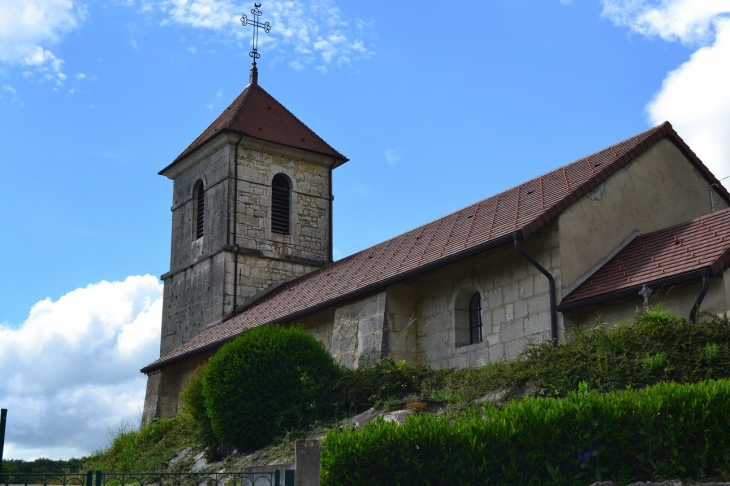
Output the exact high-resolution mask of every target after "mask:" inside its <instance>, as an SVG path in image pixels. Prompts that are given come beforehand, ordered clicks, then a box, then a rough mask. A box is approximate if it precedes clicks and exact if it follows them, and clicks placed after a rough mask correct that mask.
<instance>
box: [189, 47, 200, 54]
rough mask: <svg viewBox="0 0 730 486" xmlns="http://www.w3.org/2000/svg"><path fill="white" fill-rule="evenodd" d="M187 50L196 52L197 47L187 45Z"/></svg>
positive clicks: (191, 52)
mask: <svg viewBox="0 0 730 486" xmlns="http://www.w3.org/2000/svg"><path fill="white" fill-rule="evenodd" d="M187 51H188V52H189V53H190V54H195V53H196V52H198V48H197V47H195V46H188V47H187Z"/></svg>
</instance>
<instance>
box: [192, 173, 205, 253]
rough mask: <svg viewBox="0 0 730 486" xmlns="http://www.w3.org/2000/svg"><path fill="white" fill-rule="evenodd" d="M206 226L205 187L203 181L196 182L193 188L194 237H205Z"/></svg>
mask: <svg viewBox="0 0 730 486" xmlns="http://www.w3.org/2000/svg"><path fill="white" fill-rule="evenodd" d="M204 227H205V189H204V188H203V181H198V182H196V183H195V188H194V189H193V238H194V239H196V240H197V239H199V238H202V237H203V228H204Z"/></svg>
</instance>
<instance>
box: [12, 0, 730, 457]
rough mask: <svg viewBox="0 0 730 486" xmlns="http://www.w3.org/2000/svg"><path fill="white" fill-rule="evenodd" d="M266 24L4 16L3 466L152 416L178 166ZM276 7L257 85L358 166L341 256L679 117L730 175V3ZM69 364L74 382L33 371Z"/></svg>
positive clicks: (231, 16) (228, 7)
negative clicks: (151, 366) (143, 371)
mask: <svg viewBox="0 0 730 486" xmlns="http://www.w3.org/2000/svg"><path fill="white" fill-rule="evenodd" d="M251 7H252V3H244V2H241V1H239V0H109V1H96V0H87V1H78V0H23V1H20V2H18V1H17V0H0V133H2V138H0V141H1V143H2V147H1V148H2V152H1V153H2V157H1V158H0V164H1V167H2V174H3V179H2V180H3V185H2V187H3V190H2V191H0V207H2V208H3V209H2V213H1V214H2V220H3V223H4V224H3V226H2V227H3V231H2V233H0V234H1V235H2V238H0V250H2V253H3V254H4V255H5V259H4V262H3V264H2V269H3V271H2V275H3V277H4V278H2V279H1V280H0V304H2V305H0V323H3V324H1V325H0V369H1V370H2V373H3V374H4V375H9V376H11V377H12V379H10V380H7V381H5V383H1V384H0V405H2V406H3V407H6V408H9V409H10V412H9V418H10V419H11V421H10V424H9V429H8V439H7V440H8V443H9V445H8V447H7V448H6V457H17V458H33V457H37V456H39V455H46V456H50V457H54V458H60V457H69V456H72V455H81V454H86V453H88V452H89V451H90V450H92V449H94V448H97V447H100V446H103V445H104V444H105V442H106V440H107V437H106V430H107V428H108V427H112V428H114V427H116V426H117V424H118V423H119V422H120V421H121V420H124V419H129V420H132V421H134V420H137V415H136V414H138V410H139V408H140V407H141V397H142V396H143V394H144V377H143V376H141V375H140V374H139V373H138V369H139V368H140V367H142V366H144V365H145V364H147V363H148V362H150V361H152V360H153V359H155V358H156V350H157V346H158V342H157V339H158V333H159V329H158V327H159V312H160V301H159V298H160V295H161V292H160V284H159V282H158V281H157V280H156V277H158V276H159V275H161V274H162V273H164V272H166V271H167V270H168V265H169V243H170V212H169V208H170V204H171V190H172V182H171V181H169V180H167V179H165V178H163V177H161V176H158V175H157V172H158V171H159V170H160V169H161V168H163V167H165V166H166V165H167V164H169V163H170V162H171V161H172V160H173V159H174V158H175V157H176V156H177V155H178V154H179V153H180V152H181V151H182V150H183V149H184V148H185V147H186V146H187V145H188V144H189V143H190V142H191V141H192V140H193V139H194V138H195V137H196V136H197V135H198V134H199V133H200V132H201V131H202V130H203V129H204V128H205V127H206V126H207V125H208V124H209V123H210V122H211V121H212V120H213V119H214V118H215V117H216V116H217V115H218V113H219V112H220V111H221V110H223V109H224V108H225V107H226V106H227V104H228V103H230V101H231V100H232V99H233V98H234V97H235V96H236V95H237V94H238V93H239V92H240V91H241V90H242V89H243V88H244V87H245V85H246V84H247V82H248V70H249V67H250V57H249V56H248V51H249V50H250V30H249V28H248V27H243V26H242V25H241V24H240V22H239V18H240V16H241V15H242V14H244V13H249V10H250V9H251ZM261 10H262V11H263V13H264V16H263V20H269V21H270V22H271V23H272V25H273V29H272V31H271V32H270V33H269V34H261V39H262V40H261V46H260V52H261V55H262V57H261V59H260V61H259V84H260V85H262V86H263V87H264V89H266V90H267V91H268V92H269V93H271V94H272V95H273V96H274V97H275V98H277V99H278V100H279V101H280V102H281V103H283V104H284V106H286V107H287V108H289V109H290V110H291V111H292V112H293V113H294V114H296V115H297V116H298V117H299V118H300V119H301V120H303V121H304V122H305V123H307V124H308V125H309V126H310V127H311V128H313V129H314V130H315V131H316V132H317V133H318V134H319V135H320V136H322V137H323V138H324V139H325V140H327V141H328V142H329V143H330V144H331V145H332V146H334V147H335V148H336V149H338V150H339V151H340V152H342V153H344V154H345V155H346V156H347V157H349V158H350V159H351V160H350V162H348V163H347V164H346V165H344V166H342V167H340V168H338V169H337V170H336V171H335V180H334V194H335V196H336V200H335V214H334V225H335V230H334V248H335V254H336V256H338V257H343V256H346V255H349V254H351V253H354V252H356V251H359V250H361V249H363V248H366V247H369V246H371V245H373V244H376V243H378V242H380V241H382V240H384V239H387V238H389V237H392V236H395V235H397V234H399V233H402V232H404V231H407V230H409V229H411V228H413V227H416V226H418V225H420V224H423V223H426V222H428V221H430V220H433V219H435V218H438V217H440V216H443V215H445V214H447V213H449V212H451V211H454V210H456V209H459V208H461V207H463V206H466V205H468V204H470V203H472V202H475V201H478V200H480V199H483V198H486V197H488V196H489V195H491V194H494V193H496V192H499V191H501V190H504V189H507V188H509V187H511V186H513V185H515V184H517V183H519V182H522V181H524V180H526V179H529V178H531V177H533V176H536V175H539V174H541V173H543V172H546V171H549V170H551V169H553V168H555V167H557V166H560V165H564V164H566V163H568V162H570V161H572V160H574V159H576V158H578V157H581V156H584V155H587V154H589V153H592V152H594V151H596V150H599V149H601V148H603V147H605V146H607V145H609V144H612V143H615V142H617V141H619V140H622V139H624V138H627V137H629V136H631V135H633V134H635V133H638V132H640V131H643V130H645V129H646V128H648V127H650V126H653V125H655V124H658V123H661V122H662V121H664V120H669V121H671V122H672V123H673V125H674V126H675V128H676V129H677V131H678V132H679V134H680V135H681V136H682V137H683V138H684V139H685V140H686V141H687V142H688V143H689V145H690V146H691V147H692V148H693V149H694V150H695V152H696V153H697V154H698V155H699V156H700V158H701V159H702V160H703V161H704V162H705V163H706V164H707V165H708V166H709V167H710V168H711V169H712V170H713V171H714V172H715V174H716V175H717V176H718V177H725V176H730V137H728V127H730V90H728V89H727V86H730V2H729V1H728V0H660V1H651V0H602V1H600V0H591V1H588V0H573V1H567V0H562V1H559V0H541V1H527V0H494V1H489V2H463V1H462V2H449V3H448V4H444V3H437V2H428V1H419V2H416V1H405V2H385V1H379V0H373V1H369V2H345V1H334V0H333V1H328V0H287V1H281V0H277V1H271V2H264V3H263V5H262V7H261ZM708 210H709V201H708ZM145 275H147V276H148V277H144V276H145ZM19 350H22V351H23V353H21V352H20V351H19ZM51 353H58V355H59V357H58V358H57V359H58V360H60V361H63V362H64V363H65V364H64V365H62V366H59V367H58V370H57V371H55V370H54V373H49V371H48V369H49V368H48V367H49V366H50V367H54V365H49V362H47V361H46V360H39V359H34V358H37V357H38V356H40V355H41V354H42V355H44V356H47V355H49V354H51ZM19 356H22V357H23V358H22V359H20V358H19ZM104 356H106V357H107V361H108V363H107V365H104V366H98V369H96V370H95V372H94V373H91V374H89V373H81V372H79V371H78V370H80V369H83V368H85V367H92V368H93V367H95V366H97V365H96V364H95V360H99V359H102V357H104ZM54 362H56V361H54ZM109 363H111V364H114V366H112V365H111V364H109ZM48 376H53V379H49V378H48ZM39 377H43V379H39ZM118 396H124V397H126V398H125V399H124V400H121V401H122V402H124V403H123V404H120V403H119V402H120V400H118V399H115V397H118ZM82 398H83V400H82ZM82 401H83V403H84V405H83V406H81V405H80V403H81V402H82ZM59 422H61V424H60V425H59ZM77 431H78V433H77ZM64 437H67V438H66V439H64Z"/></svg>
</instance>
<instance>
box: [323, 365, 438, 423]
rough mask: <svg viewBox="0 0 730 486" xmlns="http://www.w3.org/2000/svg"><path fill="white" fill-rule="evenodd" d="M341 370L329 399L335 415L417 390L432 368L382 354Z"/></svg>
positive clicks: (363, 409) (350, 412)
mask: <svg viewBox="0 0 730 486" xmlns="http://www.w3.org/2000/svg"><path fill="white" fill-rule="evenodd" d="M340 373H341V375H340V378H339V379H338V380H337V382H336V384H335V386H334V390H333V392H332V398H331V399H330V402H331V407H332V409H333V410H334V411H335V414H336V415H337V416H343V415H344V416H347V415H354V414H358V413H360V412H363V411H365V410H367V409H368V408H370V407H371V406H373V404H375V403H377V402H383V401H386V400H389V399H394V398H401V397H405V396H407V395H412V394H418V393H420V391H421V390H422V383H423V380H424V379H426V377H428V376H430V374H431V373H432V371H431V370H430V369H429V368H428V367H425V366H411V365H408V364H407V363H406V362H405V361H401V362H398V363H396V362H394V361H393V360H392V359H390V358H383V359H382V360H380V361H379V362H377V363H375V364H373V365H368V366H362V367H360V368H358V369H354V370H350V369H346V368H343V369H342V370H341V372H340Z"/></svg>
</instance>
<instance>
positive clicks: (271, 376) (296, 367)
mask: <svg viewBox="0 0 730 486" xmlns="http://www.w3.org/2000/svg"><path fill="white" fill-rule="evenodd" d="M337 372H338V368H337V366H336V365H335V363H334V361H333V359H332V356H330V354H329V353H328V352H327V350H326V349H325V347H324V345H323V344H322V343H321V342H319V341H317V340H316V339H315V338H314V337H312V336H311V335H309V334H307V333H306V332H305V331H304V330H303V329H301V328H298V327H295V328H291V329H285V328H283V327H281V326H278V325H268V326H261V327H257V328H254V329H252V330H250V331H247V332H245V333H243V334H241V335H240V336H239V337H237V338H236V339H235V340H233V341H231V342H230V343H228V344H226V345H225V346H223V347H222V348H221V349H220V350H219V351H218V352H217V353H216V354H215V356H213V357H212V358H211V359H210V361H209V363H208V366H207V369H206V372H205V373H204V375H203V396H204V397H205V407H206V409H207V411H208V416H209V417H210V421H211V426H212V429H213V432H214V433H215V435H216V437H218V439H220V440H221V442H223V443H224V444H226V445H229V446H231V447H234V448H236V449H238V450H239V451H245V450H250V449H252V448H255V447H259V446H263V445H266V444H268V443H270V442H271V441H272V440H273V439H274V438H276V437H278V436H281V435H283V434H284V433H285V432H286V431H289V430H292V429H302V428H305V427H307V426H308V425H310V424H311V423H312V422H313V421H314V420H316V419H317V418H319V417H320V416H322V415H323V414H324V413H326V412H327V410H326V402H327V400H323V399H322V398H323V397H326V396H328V392H329V389H330V387H331V385H332V382H333V380H334V378H335V377H336V375H337Z"/></svg>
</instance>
